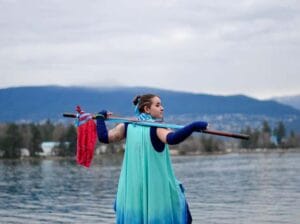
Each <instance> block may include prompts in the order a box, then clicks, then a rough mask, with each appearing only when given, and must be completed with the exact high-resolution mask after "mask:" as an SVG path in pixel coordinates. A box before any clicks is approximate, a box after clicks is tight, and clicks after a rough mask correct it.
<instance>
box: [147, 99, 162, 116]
mask: <svg viewBox="0 0 300 224" xmlns="http://www.w3.org/2000/svg"><path fill="white" fill-rule="evenodd" d="M151 101H152V104H151V106H150V107H145V112H146V113H148V114H150V115H151V116H152V117H153V118H156V119H162V118H163V116H164V108H163V106H162V104H161V100H160V98H159V97H157V96H155V97H153V98H152V99H151Z"/></svg>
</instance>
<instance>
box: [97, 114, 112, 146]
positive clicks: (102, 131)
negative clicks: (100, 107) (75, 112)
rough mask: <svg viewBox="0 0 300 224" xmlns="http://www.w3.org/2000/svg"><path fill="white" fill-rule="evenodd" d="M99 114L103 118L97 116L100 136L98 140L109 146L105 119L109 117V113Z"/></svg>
mask: <svg viewBox="0 0 300 224" xmlns="http://www.w3.org/2000/svg"><path fill="white" fill-rule="evenodd" d="M98 114H101V115H103V116H102V117H101V116H97V117H96V119H97V135H98V139H99V141H100V142H102V143H106V144H108V143H109V141H108V131H107V128H106V125H105V122H104V118H105V117H106V116H107V111H105V110H104V111H101V112H99V113H98Z"/></svg>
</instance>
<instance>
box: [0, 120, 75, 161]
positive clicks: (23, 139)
mask: <svg viewBox="0 0 300 224" xmlns="http://www.w3.org/2000/svg"><path fill="white" fill-rule="evenodd" d="M48 141H54V142H59V146H58V147H57V148H56V149H55V150H56V154H57V155H58V156H70V155H75V152H76V127H75V126H74V125H73V124H68V125H65V124H54V123H52V122H51V121H50V120H48V121H46V122H45V123H43V124H36V123H29V124H27V123H26V124H15V123H7V124H1V125H0V153H1V154H2V155H1V154H0V157H2V158H19V157H20V156H21V149H23V148H25V149H28V150H29V156H31V157H35V156H37V155H38V153H39V152H42V148H41V144H42V142H48ZM66 142H68V143H69V144H65V143H66Z"/></svg>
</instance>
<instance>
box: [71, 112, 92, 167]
mask: <svg viewBox="0 0 300 224" xmlns="http://www.w3.org/2000/svg"><path fill="white" fill-rule="evenodd" d="M76 110H77V112H78V113H80V114H81V115H82V116H79V118H78V120H79V121H80V122H79V126H78V128H77V153H76V160H77V163H78V164H80V165H82V166H85V167H90V165H91V163H92V160H93V157H94V149H95V145H96V142H97V129H96V124H95V122H94V121H93V119H92V117H91V116H87V114H83V113H84V112H83V111H82V110H81V108H80V107H79V106H77V108H76Z"/></svg>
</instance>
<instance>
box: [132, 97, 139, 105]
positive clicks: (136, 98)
mask: <svg viewBox="0 0 300 224" xmlns="http://www.w3.org/2000/svg"><path fill="white" fill-rule="evenodd" d="M140 99H141V96H140V95H137V96H136V97H134V99H133V101H132V103H133V105H135V106H136V105H137V104H138V103H139V101H140Z"/></svg>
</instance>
